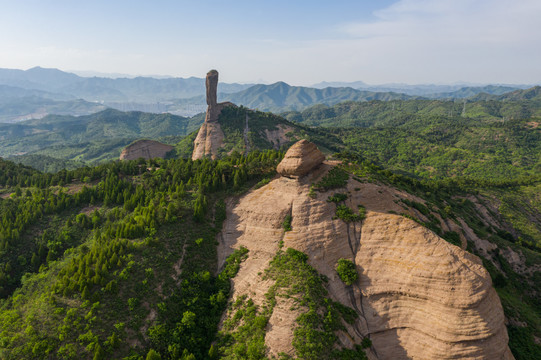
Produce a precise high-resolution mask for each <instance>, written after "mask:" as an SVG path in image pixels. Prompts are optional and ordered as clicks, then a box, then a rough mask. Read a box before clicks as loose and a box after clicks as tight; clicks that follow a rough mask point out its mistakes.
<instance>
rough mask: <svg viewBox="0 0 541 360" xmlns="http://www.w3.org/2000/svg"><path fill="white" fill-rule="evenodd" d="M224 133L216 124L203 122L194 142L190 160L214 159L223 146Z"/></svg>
mask: <svg viewBox="0 0 541 360" xmlns="http://www.w3.org/2000/svg"><path fill="white" fill-rule="evenodd" d="M223 142H224V133H223V131H222V128H221V127H220V124H219V123H218V122H204V123H203V125H201V128H200V129H199V132H198V133H197V137H196V138H195V140H194V149H193V153H192V160H197V159H201V158H204V157H210V158H211V159H213V160H214V159H216V157H217V156H218V149H219V148H220V147H221V146H222V145H223Z"/></svg>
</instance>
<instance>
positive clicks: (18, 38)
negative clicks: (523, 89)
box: [0, 0, 541, 85]
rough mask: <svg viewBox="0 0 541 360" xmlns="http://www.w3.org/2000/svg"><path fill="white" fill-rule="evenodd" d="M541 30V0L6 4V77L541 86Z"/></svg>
mask: <svg viewBox="0 0 541 360" xmlns="http://www.w3.org/2000/svg"><path fill="white" fill-rule="evenodd" d="M539 19H541V1H539V0H400V1H396V0H395V1H387V0H383V1H381V0H378V1H375V0H374V1H367V0H357V1H343V0H333V1H329V0H327V1H314V0H312V1H305V0H289V1H283V0H274V1H258V0H251V1H234V0H230V1H205V0H199V1H196V0H193V1H166V0H154V1H135V0H132V1H124V0H116V1H115V0H109V1H102V0H94V1H75V0H71V1H67V0H64V1H60V0H56V1H55V0H39V1H38V0H18V1H12V0H0V34H2V35H0V67H3V68H18V69H27V68H31V67H34V66H42V67H55V68H59V69H62V70H94V71H99V72H108V73H125V74H134V75H148V74H162V75H172V76H182V77H189V76H198V77H203V76H204V74H205V73H206V71H207V70H208V69H210V68H216V69H218V70H219V72H220V78H221V80H222V81H227V82H253V81H259V80H265V81H267V82H275V81H279V80H282V81H286V82H288V83H290V84H295V85H310V84H313V83H316V82H320V81H357V80H362V81H365V82H367V83H370V84H382V83H391V82H393V83H410V84H420V83H454V82H470V83H517V84H518V83H522V84H535V83H540V82H541V66H540V65H539V64H540V63H541V36H540V35H539V34H541V21H540V20H539Z"/></svg>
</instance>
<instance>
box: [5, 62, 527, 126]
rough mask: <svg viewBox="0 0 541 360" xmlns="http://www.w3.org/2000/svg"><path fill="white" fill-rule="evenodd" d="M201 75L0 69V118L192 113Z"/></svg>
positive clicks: (427, 94)
mask: <svg viewBox="0 0 541 360" xmlns="http://www.w3.org/2000/svg"><path fill="white" fill-rule="evenodd" d="M523 87H524V86H522V85H517V86H503V85H487V86H463V85H405V84H388V85H382V86H370V85H367V84H365V83H364V82H362V81H355V82H349V83H345V82H322V83H319V84H315V85H313V86H312V87H303V86H291V85H288V84H286V83H284V82H277V83H274V84H270V85H262V84H256V85H253V84H236V83H234V84H228V83H219V88H218V91H219V99H220V101H231V102H234V103H236V104H238V105H244V106H246V107H249V108H252V109H259V110H263V111H273V112H284V111H302V110H304V109H306V108H308V107H310V106H313V105H316V104H325V105H329V106H332V105H335V104H337V103H340V102H343V101H370V100H381V101H389V100H408V99H419V98H426V99H462V98H469V97H473V96H477V95H478V94H484V95H480V96H481V97H483V96H485V97H486V96H491V95H495V96H500V95H502V94H505V93H508V92H512V91H515V90H519V89H521V88H523ZM204 94H205V80H204V79H203V78H196V77H190V78H187V79H184V78H167V77H161V78H153V77H135V78H128V77H124V78H106V77H82V76H79V75H76V74H73V73H68V72H64V71H61V70H58V69H45V68H41V67H35V68H32V69H29V70H14V69H0V122H3V123H9V122H18V121H22V120H27V119H32V118H41V117H43V116H46V115H47V114H65V115H77V116H79V115H88V114H92V113H95V112H98V111H101V110H103V109H105V108H107V107H110V108H115V109H118V110H121V111H144V112H154V113H165V112H169V113H171V114H175V115H182V116H193V115H195V114H198V113H200V112H204V111H205V109H206V101H205V97H204Z"/></svg>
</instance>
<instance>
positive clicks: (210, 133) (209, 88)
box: [192, 70, 236, 160]
mask: <svg viewBox="0 0 541 360" xmlns="http://www.w3.org/2000/svg"><path fill="white" fill-rule="evenodd" d="M205 85H206V93H207V105H208V106H207V113H206V115H205V122H204V123H203V125H202V126H201V128H200V129H199V132H198V133H197V137H196V139H195V141H194V150H193V153H192V160H196V159H201V158H203V157H211V158H212V159H216V157H217V156H218V149H219V148H220V147H222V146H223V139H224V133H223V131H222V129H221V127H220V124H219V123H218V117H219V116H220V113H221V112H222V109H223V108H224V107H226V106H236V105H235V104H233V103H231V102H228V101H227V102H222V103H218V102H217V101H216V100H217V95H216V93H217V90H218V71H216V70H210V71H209V72H208V73H207V78H206V82H205Z"/></svg>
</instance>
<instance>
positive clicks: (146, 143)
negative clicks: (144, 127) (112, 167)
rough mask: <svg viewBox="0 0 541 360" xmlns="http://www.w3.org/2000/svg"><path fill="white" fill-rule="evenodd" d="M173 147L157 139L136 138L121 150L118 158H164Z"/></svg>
mask: <svg viewBox="0 0 541 360" xmlns="http://www.w3.org/2000/svg"><path fill="white" fill-rule="evenodd" d="M173 149H174V146H171V145H167V144H162V143H161V142H159V141H154V140H138V141H136V142H134V143H133V144H131V145H128V146H127V147H125V148H124V150H122V153H121V154H120V160H136V159H139V158H143V159H145V160H149V159H153V158H164V157H165V155H166V154H167V153H168V152H169V151H171V150H173Z"/></svg>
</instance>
